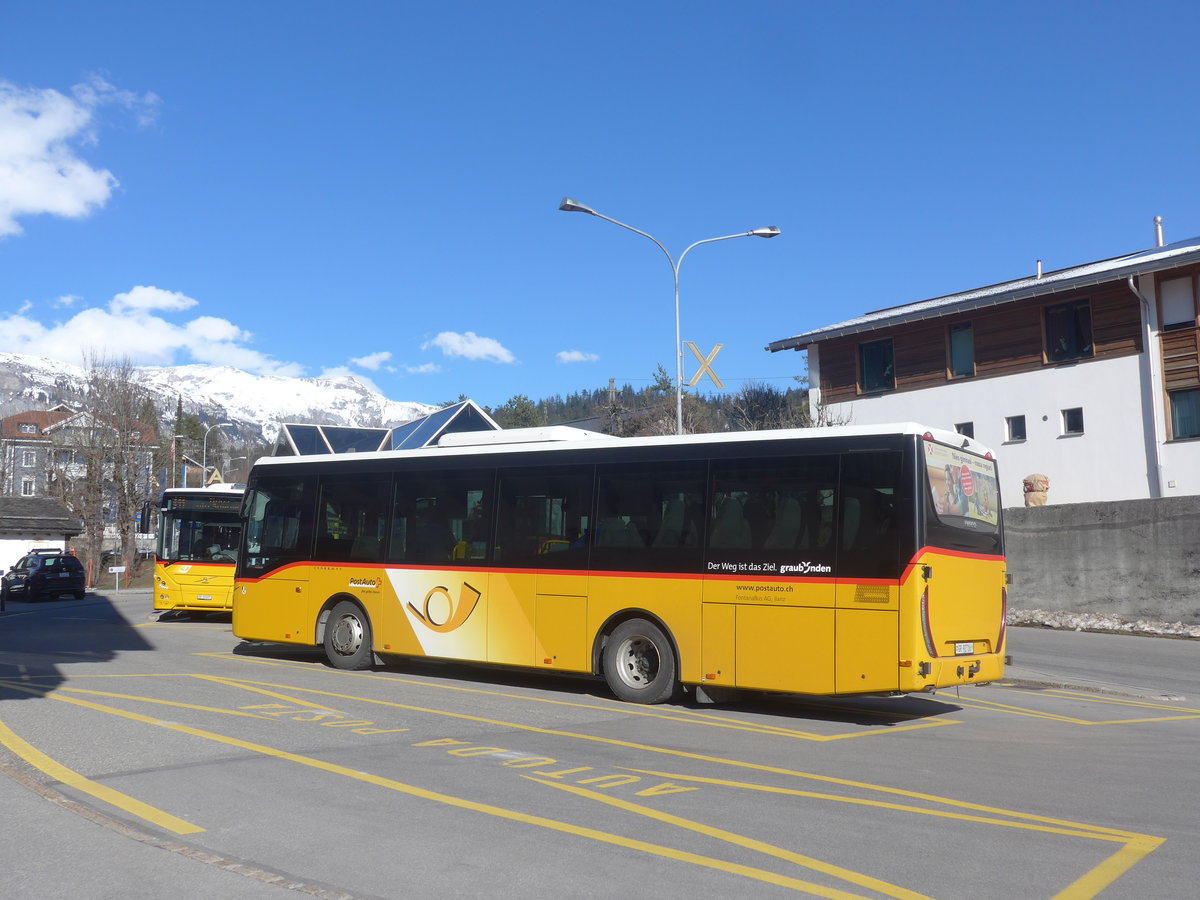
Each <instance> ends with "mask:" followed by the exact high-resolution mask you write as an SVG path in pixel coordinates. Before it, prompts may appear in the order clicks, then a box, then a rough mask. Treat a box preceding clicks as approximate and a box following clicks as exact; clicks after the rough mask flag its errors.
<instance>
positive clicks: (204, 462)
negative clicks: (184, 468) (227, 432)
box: [200, 422, 233, 487]
mask: <svg viewBox="0 0 1200 900" xmlns="http://www.w3.org/2000/svg"><path fill="white" fill-rule="evenodd" d="M232 426H233V423H232V422H218V423H217V424H215V425H209V426H208V427H207V428H205V429H204V444H203V449H202V450H201V453H200V469H201V471H202V472H203V473H204V476H203V477H204V480H205V481H207V480H208V433H209V432H210V431H212V430H213V429H214V428H231V427H232ZM200 486H201V487H204V485H203V484H202V485H200Z"/></svg>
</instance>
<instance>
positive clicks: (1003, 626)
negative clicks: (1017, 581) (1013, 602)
mask: <svg viewBox="0 0 1200 900" xmlns="http://www.w3.org/2000/svg"><path fill="white" fill-rule="evenodd" d="M1006 637H1008V588H1003V587H1002V588H1000V637H998V638H996V652H997V653H1003V652H1004V639H1005V638H1006Z"/></svg>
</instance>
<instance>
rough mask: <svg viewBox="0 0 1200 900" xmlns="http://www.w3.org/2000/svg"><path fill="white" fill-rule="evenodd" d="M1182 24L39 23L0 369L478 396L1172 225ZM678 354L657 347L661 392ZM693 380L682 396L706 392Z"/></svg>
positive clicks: (820, 7) (1063, 260) (951, 9)
mask: <svg viewBox="0 0 1200 900" xmlns="http://www.w3.org/2000/svg"><path fill="white" fill-rule="evenodd" d="M1198 26H1200V8H1197V7H1196V6H1195V5H1194V4H1182V3H1180V4H1172V3H1161V4H1156V5H1153V6H1151V7H1140V8H1136V9H1135V7H1134V5H1133V4H1104V3H1086V4H1073V3H1057V4H1044V3H1037V4H1033V3H1009V4H963V3H838V4H832V3H802V2H791V3H781V2H772V0H767V2H759V3H711V2H686V3H684V2H647V0H641V2H604V3H562V2H556V3H529V2H520V0H514V2H510V3H505V4H499V3H458V2H444V3H437V4H430V3H400V2H390V3H384V2H371V3H367V2H343V3H332V2H327V3H314V2H305V0H290V2H258V3H255V2H244V0H243V2H238V3H228V2H208V3H203V4H166V3H158V2H154V3H132V2H130V3H97V2H87V3H64V2H53V0H41V2H27V0H10V2H9V3H7V4H6V5H5V13H4V23H3V28H2V29H0V273H2V275H0V335H3V340H0V350H6V351H10V352H18V353H34V354H38V355H46V356H52V357H55V358H60V359H65V360H67V361H70V362H78V361H79V349H80V348H81V347H83V346H88V347H90V348H91V349H92V350H93V351H94V352H96V353H100V354H105V355H108V356H115V357H119V356H128V357H130V358H131V359H133V360H134V361H135V362H138V363H146V364H159V365H172V364H186V363H192V362H204V363H211V364H229V365H234V366H237V367H239V368H243V369H246V370H248V371H254V372H264V373H269V372H275V373H281V374H303V375H320V374H322V373H346V372H352V373H355V374H357V375H359V376H361V377H363V378H365V379H369V380H370V381H371V382H372V383H373V384H375V385H377V386H378V388H379V389H380V390H381V391H382V392H383V393H384V394H386V395H387V396H389V397H391V398H392V399H396V400H419V401H423V402H429V403H436V402H441V401H446V400H453V399H455V398H456V397H457V396H458V395H459V394H465V395H467V396H470V397H472V398H474V399H476V400H477V401H479V402H480V403H483V404H486V405H498V404H502V403H503V402H505V401H506V400H507V399H508V398H510V397H512V396H513V395H515V394H526V395H528V396H530V397H532V398H534V399H537V398H539V397H543V396H546V395H549V394H553V393H562V394H566V393H569V392H572V391H578V390H584V389H590V388H600V387H604V386H606V385H607V383H608V379H610V378H615V379H616V380H617V383H618V384H623V383H626V382H629V383H632V384H634V385H635V386H643V385H645V384H647V383H648V382H649V380H650V379H651V376H652V374H653V372H654V370H655V368H656V367H657V366H658V365H663V366H665V367H666V368H667V369H668V370H669V371H672V372H673V370H674V358H673V355H672V354H673V344H674V337H675V332H674V307H673V294H672V278H671V269H670V267H669V265H668V263H667V260H666V258H665V257H664V256H663V255H662V253H661V251H660V250H659V249H658V248H657V247H655V246H654V245H653V244H652V243H651V242H650V241H648V240H646V239H645V238H643V237H641V236H639V235H636V234H633V233H631V232H628V231H625V230H624V229H621V228H618V227H616V226H615V225H612V224H610V223H608V222H605V221H603V220H600V219H596V218H593V217H590V216H586V215H582V214H578V213H563V212H559V211H557V206H558V203H559V201H560V199H561V198H562V197H564V196H568V195H569V196H571V197H574V198H575V199H577V200H579V201H581V202H583V203H586V204H588V205H590V206H592V207H593V208H595V209H596V210H598V211H599V212H602V213H604V214H605V215H608V216H611V217H613V218H615V219H618V220H620V221H622V222H625V223H628V224H629V225H632V226H634V227H636V228H639V229H641V230H643V231H646V232H649V233H650V234H653V235H654V236H655V237H656V238H658V239H659V240H660V241H661V242H662V243H663V244H664V245H665V246H666V247H667V248H668V250H670V251H671V252H672V253H673V254H675V255H678V253H679V252H680V251H682V250H683V248H684V247H686V246H688V245H689V244H691V243H692V242H694V241H697V240H701V239H704V238H710V237H716V236H721V235H727V234H733V233H738V232H742V231H746V230H749V229H752V228H757V227H761V226H768V225H777V226H779V227H780V228H781V229H782V231H783V233H782V235H781V236H779V237H777V238H774V239H771V240H760V239H757V238H753V237H749V238H744V239H737V240H729V241H723V242H720V243H716V244H712V245H705V246H701V247H698V248H696V249H695V250H694V251H692V252H691V253H690V254H689V255H688V257H687V259H686V261H685V262H684V264H683V266H682V269H681V304H682V331H683V339H684V340H690V341H692V342H694V343H695V344H696V345H697V346H698V347H700V348H701V349H702V350H703V351H704V352H705V353H707V352H708V351H709V349H710V348H711V347H712V346H713V345H714V344H715V343H717V342H721V343H723V344H724V345H725V346H724V349H723V350H722V352H721V354H720V355H719V356H718V357H717V359H716V361H715V363H714V368H715V370H716V372H717V374H718V375H719V376H720V377H721V378H722V380H723V381H724V382H725V384H726V387H727V388H729V389H735V390H736V389H737V388H738V387H740V386H741V385H742V384H743V383H744V382H745V381H748V380H750V381H766V382H768V383H770V384H773V385H776V386H778V387H780V388H784V387H787V386H789V385H792V384H794V382H793V381H792V379H793V378H794V376H796V375H797V374H799V373H800V372H801V371H802V366H803V357H802V355H800V354H796V353H791V352H787V353H779V354H768V353H766V352H765V351H764V350H763V347H764V346H765V345H766V344H767V343H768V342H770V341H772V340H776V339H779V338H783V337H787V336H789V335H792V334H796V333H798V332H801V331H805V330H808V329H811V328H816V327H819V326H821V325H827V324H831V323H833V322H837V321H841V320H843V319H846V318H850V317H852V316H854V315H857V314H859V313H862V312H865V311H868V310H872V309H878V308H881V307H887V306H893V305H896V304H899V303H904V302H909V301H913V300H920V299H925V298H928V297H934V296H938V295H941V294H945V293H950V292H954V291H958V290H966V289H969V288H973V287H979V286H983V285H987V284H991V283H995V282H999V281H1004V280H1008V279H1011V278H1018V277H1023V276H1025V275H1028V274H1031V273H1032V272H1033V270H1034V266H1035V261H1036V260H1037V259H1042V260H1043V261H1044V266H1045V268H1046V270H1047V271H1049V270H1053V269H1056V268H1062V267H1065V266H1069V265H1075V264H1078V263H1082V262H1087V261H1090V260H1097V259H1103V258H1106V257H1109V256H1115V255H1119V254H1123V253H1127V252H1133V251H1136V250H1139V249H1144V248H1146V247H1149V246H1151V245H1152V244H1153V226H1152V220H1153V217H1154V216H1155V215H1161V216H1163V218H1164V220H1165V228H1166V236H1167V240H1168V241H1173V240H1180V239H1183V238H1186V237H1193V236H1196V235H1198V234H1200V204H1198V202H1197V197H1198V191H1197V180H1198V179H1200V166H1198V165H1197V158H1198V155H1200V139H1198V138H1200V136H1198V134H1197V124H1196V115H1195V110H1196V102H1195V100H1194V94H1195V89H1194V85H1195V83H1196V72H1195V64H1194V59H1195V46H1196V40H1197V38H1196V36H1197V34H1198V33H1200V27H1198ZM695 366H696V363H695V360H694V359H693V358H692V357H691V355H690V354H688V355H687V357H686V369H687V373H688V374H689V375H690V373H692V372H693V371H694V370H695ZM703 389H704V390H706V391H711V390H713V387H712V385H711V383H710V382H708V381H707V380H706V381H705V382H703Z"/></svg>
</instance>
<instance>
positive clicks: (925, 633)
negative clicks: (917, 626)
mask: <svg viewBox="0 0 1200 900" xmlns="http://www.w3.org/2000/svg"><path fill="white" fill-rule="evenodd" d="M921 636H922V637H923V638H925V650H926V652H928V653H929V655H930V656H932V657H933V658H934V659H937V655H938V653H937V649H936V648H935V647H934V645H933V631H932V630H931V629H930V627H929V588H925V593H923V594H921Z"/></svg>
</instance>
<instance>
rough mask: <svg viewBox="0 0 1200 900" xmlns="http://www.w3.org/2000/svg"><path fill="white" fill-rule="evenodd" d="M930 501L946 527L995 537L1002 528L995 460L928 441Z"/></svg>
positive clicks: (926, 448)
mask: <svg viewBox="0 0 1200 900" xmlns="http://www.w3.org/2000/svg"><path fill="white" fill-rule="evenodd" d="M925 472H926V475H927V478H926V482H927V485H928V489H929V496H930V499H931V500H932V501H933V509H934V511H935V512H936V513H937V518H938V520H939V521H940V522H941V523H942V524H943V525H949V526H951V527H952V528H961V529H964V530H967V531H975V532H985V533H989V534H994V533H995V532H996V531H998V530H999V528H1000V493H999V489H998V482H997V479H996V463H995V460H991V459H987V458H985V457H982V456H977V455H976V454H974V453H968V452H966V451H965V450H960V449H958V448H956V447H949V446H946V445H945V444H939V443H936V442H934V441H931V440H926V441H925Z"/></svg>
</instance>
